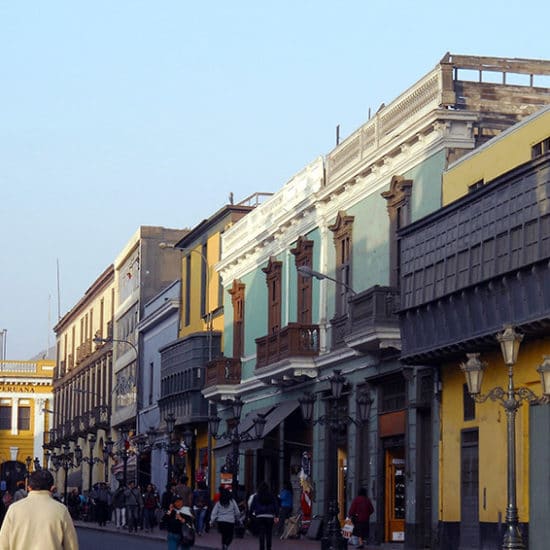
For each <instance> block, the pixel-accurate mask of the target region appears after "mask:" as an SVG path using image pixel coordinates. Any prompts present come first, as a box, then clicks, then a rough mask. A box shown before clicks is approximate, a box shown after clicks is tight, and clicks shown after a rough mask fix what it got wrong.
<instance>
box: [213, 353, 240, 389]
mask: <svg viewBox="0 0 550 550" xmlns="http://www.w3.org/2000/svg"><path fill="white" fill-rule="evenodd" d="M240 383H241V360H240V359H239V358H238V357H223V356H222V357H217V358H216V359H214V360H213V361H210V363H208V364H207V365H206V382H205V384H204V385H205V387H210V386H223V385H236V384H240Z"/></svg>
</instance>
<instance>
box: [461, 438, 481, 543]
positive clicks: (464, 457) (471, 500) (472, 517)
mask: <svg viewBox="0 0 550 550" xmlns="http://www.w3.org/2000/svg"><path fill="white" fill-rule="evenodd" d="M478 437H479V436H478V431H477V430H464V431H463V432H462V450H461V457H460V459H461V460H460V462H461V464H460V513H461V515H460V547H459V548H460V549H461V550H462V549H463V550H466V549H468V550H475V549H476V548H479V541H480V536H479V535H480V533H479V443H478Z"/></svg>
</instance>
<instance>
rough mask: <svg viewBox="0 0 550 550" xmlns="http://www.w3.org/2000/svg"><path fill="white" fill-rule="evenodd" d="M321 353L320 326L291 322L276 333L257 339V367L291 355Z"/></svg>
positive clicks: (312, 355) (308, 355)
mask: <svg viewBox="0 0 550 550" xmlns="http://www.w3.org/2000/svg"><path fill="white" fill-rule="evenodd" d="M318 354H319V326H318V325H302V324H300V323H289V324H288V325H287V326H286V327H283V328H282V329H281V330H279V331H277V332H276V333H275V334H269V335H268V336H262V337H261V338H257V339H256V368H257V369H259V368H262V367H266V366H268V365H271V364H273V363H277V362H278V361H281V360H283V359H289V358H291V357H315V356H316V355H318Z"/></svg>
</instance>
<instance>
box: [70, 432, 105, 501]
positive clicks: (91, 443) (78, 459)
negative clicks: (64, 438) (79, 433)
mask: <svg viewBox="0 0 550 550" xmlns="http://www.w3.org/2000/svg"><path fill="white" fill-rule="evenodd" d="M96 442H97V438H96V436H95V435H94V434H92V435H91V436H90V439H88V444H89V446H90V456H89V457H88V456H82V455H83V452H82V449H81V448H80V445H77V446H76V447H75V450H74V456H75V459H76V464H77V465H78V466H80V464H82V462H86V463H87V464H88V465H89V470H88V491H91V490H92V483H93V469H94V464H98V463H99V462H103V461H102V460H101V458H99V457H94V447H95V444H96Z"/></svg>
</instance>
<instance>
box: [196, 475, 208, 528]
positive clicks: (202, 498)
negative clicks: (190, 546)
mask: <svg viewBox="0 0 550 550" xmlns="http://www.w3.org/2000/svg"><path fill="white" fill-rule="evenodd" d="M209 507H210V492H209V491H208V489H207V487H206V483H205V482H204V481H199V483H198V487H197V488H196V489H195V490H194V491H193V513H194V514H195V519H196V521H197V535H199V537H200V536H201V535H203V534H204V527H205V520H206V516H207V514H208V509H209Z"/></svg>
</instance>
